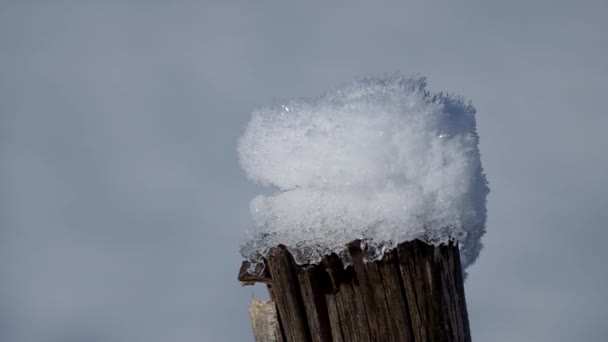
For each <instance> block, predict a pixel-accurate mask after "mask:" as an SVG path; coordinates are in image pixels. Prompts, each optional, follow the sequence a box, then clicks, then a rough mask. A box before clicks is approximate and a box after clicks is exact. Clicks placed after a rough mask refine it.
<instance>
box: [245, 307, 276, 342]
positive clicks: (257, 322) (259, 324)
mask: <svg viewBox="0 0 608 342" xmlns="http://www.w3.org/2000/svg"><path fill="white" fill-rule="evenodd" d="M249 318H250V319H251V326H252V328H253V336H254V338H255V342H283V336H282V334H281V328H280V326H279V318H278V316H277V309H276V306H275V303H274V302H273V301H262V300H255V299H254V300H253V301H252V302H251V305H250V306H249Z"/></svg>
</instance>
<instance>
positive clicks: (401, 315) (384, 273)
mask: <svg viewBox="0 0 608 342" xmlns="http://www.w3.org/2000/svg"><path fill="white" fill-rule="evenodd" d="M377 265H378V269H379V271H380V276H381V277H382V284H383V285H384V293H385V295H386V301H387V304H388V310H389V317H391V320H390V323H391V329H392V331H393V333H394V336H395V338H396V339H395V341H413V340H414V338H413V333H412V331H411V320H410V314H409V312H408V304H407V300H406V296H405V288H404V285H403V283H402V282H401V277H400V276H399V272H400V271H399V265H398V257H397V251H396V250H392V251H389V252H388V253H387V254H386V255H385V256H384V258H383V259H382V262H380V263H377Z"/></svg>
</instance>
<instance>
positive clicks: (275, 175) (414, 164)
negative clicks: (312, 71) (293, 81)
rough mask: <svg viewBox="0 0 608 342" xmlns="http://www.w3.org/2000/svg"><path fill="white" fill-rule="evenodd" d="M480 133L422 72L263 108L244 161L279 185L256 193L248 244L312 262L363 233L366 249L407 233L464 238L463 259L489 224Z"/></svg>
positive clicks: (253, 252)
mask: <svg viewBox="0 0 608 342" xmlns="http://www.w3.org/2000/svg"><path fill="white" fill-rule="evenodd" d="M478 143H479V137H478V135H477V132H476V124H475V108H474V107H473V106H472V105H471V104H470V103H469V102H466V101H465V100H464V99H462V98H460V97H454V96H451V95H447V94H444V93H439V94H433V93H431V92H429V91H428V90H426V79H425V78H406V77H404V76H401V75H396V76H392V77H388V78H384V79H377V78H371V79H363V80H359V81H355V82H352V83H350V84H347V85H346V86H343V87H340V88H337V89H335V90H333V91H330V92H328V93H326V94H325V95H323V96H321V97H319V98H317V99H312V100H294V101H290V102H288V103H287V104H283V105H278V106H275V107H272V108H264V109H261V110H257V111H255V112H254V113H253V114H252V117H251V121H250V122H249V125H248V126H247V128H246V130H245V132H244V134H243V136H242V137H241V139H240V141H239V147H238V150H239V157H240V162H241V165H242V167H243V168H244V169H245V171H246V173H247V176H248V177H249V178H250V179H252V180H253V181H255V182H258V183H261V184H264V185H271V186H272V185H274V186H276V187H278V190H279V191H278V192H276V193H275V194H273V195H270V196H264V195H260V196H258V197H256V198H254V199H253V200H252V202H251V212H252V214H253V218H254V222H255V225H256V227H255V228H254V229H252V231H251V232H250V234H249V236H248V237H247V239H246V241H244V243H243V244H242V246H241V253H242V254H243V256H244V257H245V258H247V259H249V260H251V261H254V262H256V261H260V257H262V256H264V255H265V254H266V253H267V252H268V249H269V248H271V247H275V246H277V245H279V244H283V245H285V246H287V248H288V249H289V250H290V251H291V252H292V253H293V254H294V256H295V258H296V261H297V262H298V263H300V264H304V263H311V264H312V263H318V262H319V261H320V260H321V258H322V256H323V255H327V254H330V253H332V252H333V253H336V254H338V255H342V256H343V257H346V256H345V255H344V253H343V252H344V250H345V246H346V244H347V243H349V242H351V241H353V240H355V239H361V240H362V241H363V243H364V244H365V246H366V249H367V250H368V255H367V259H368V260H375V259H377V258H381V257H382V254H383V252H384V251H385V250H386V249H389V248H392V247H394V246H396V245H397V244H399V243H401V242H404V241H410V240H413V239H421V240H423V241H426V242H427V243H433V244H442V243H446V242H448V241H449V240H458V241H459V243H460V248H461V256H462V261H463V265H465V267H466V266H468V265H470V264H471V263H472V262H474V261H475V259H476V258H477V256H478V255H479V251H480V249H481V247H482V244H481V241H480V240H481V237H482V235H483V234H484V233H485V222H486V196H487V194H488V191H489V188H488V186H487V181H486V177H485V174H484V172H483V169H482V166H481V161H480V154H479V149H478ZM346 262H348V260H346Z"/></svg>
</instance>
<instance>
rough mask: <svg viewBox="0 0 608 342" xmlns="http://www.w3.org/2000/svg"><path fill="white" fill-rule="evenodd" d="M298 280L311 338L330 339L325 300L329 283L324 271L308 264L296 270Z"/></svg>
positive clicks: (316, 340)
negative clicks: (298, 270)
mask: <svg viewBox="0 0 608 342" xmlns="http://www.w3.org/2000/svg"><path fill="white" fill-rule="evenodd" d="M298 281H299V285H300V289H301V291H302V301H303V302H304V308H305V309H306V317H307V318H308V326H309V328H310V335H311V337H312V340H313V341H314V342H323V341H331V326H330V323H329V313H328V311H327V303H326V301H325V293H326V292H327V290H326V289H327V287H328V285H329V284H328V279H327V276H326V273H325V272H323V270H322V268H320V267H312V266H308V267H306V268H302V269H301V270H300V272H298Z"/></svg>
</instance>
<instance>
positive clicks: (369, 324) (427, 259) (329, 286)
mask: <svg viewBox="0 0 608 342" xmlns="http://www.w3.org/2000/svg"><path fill="white" fill-rule="evenodd" d="M347 249H348V253H349V255H348V256H347V258H350V260H351V265H350V266H348V267H344V265H343V264H342V262H341V259H340V258H339V257H338V256H337V255H335V254H332V255H329V256H326V257H325V258H324V259H323V261H322V263H321V264H320V265H303V266H300V265H297V264H295V262H294V261H293V257H292V256H291V254H290V253H289V252H288V251H287V250H286V249H285V248H284V247H279V248H275V249H273V250H272V251H271V253H270V254H269V255H268V257H267V260H266V267H267V270H265V273H264V274H262V275H261V276H260V275H258V276H257V277H258V278H260V277H261V281H260V282H264V283H266V284H268V287H269V290H270V292H271V298H273V300H274V301H275V302H276V307H277V309H278V321H279V327H280V331H279V335H281V334H282V337H284V338H285V341H337V342H347V341H348V342H350V341H353V342H357V341H365V342H368V341H415V342H436V341H438V342H470V341H471V337H470V331H469V322H468V317H467V309H466V301H465V296H464V285H463V276H462V269H461V264H460V253H459V250H458V246H457V245H456V244H455V243H450V244H448V245H447V246H431V245H427V244H426V243H424V242H422V241H418V240H416V241H411V242H406V243H402V244H400V245H399V246H397V247H396V248H395V249H393V250H391V251H388V252H386V253H385V255H384V256H383V258H382V259H381V260H377V261H373V262H366V261H365V260H364V255H365V253H366V251H365V250H362V249H361V243H360V241H354V242H353V243H351V244H349V245H348V246H347ZM364 249H365V248H364ZM241 271H243V269H242V270H241ZM241 273H242V272H241ZM245 273H246V272H245ZM239 279H243V280H244V281H251V280H252V279H253V278H252V277H249V276H247V275H239ZM269 341H274V340H269Z"/></svg>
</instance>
